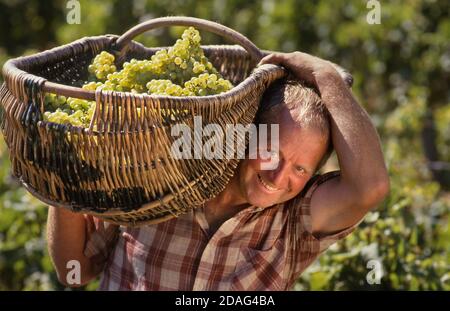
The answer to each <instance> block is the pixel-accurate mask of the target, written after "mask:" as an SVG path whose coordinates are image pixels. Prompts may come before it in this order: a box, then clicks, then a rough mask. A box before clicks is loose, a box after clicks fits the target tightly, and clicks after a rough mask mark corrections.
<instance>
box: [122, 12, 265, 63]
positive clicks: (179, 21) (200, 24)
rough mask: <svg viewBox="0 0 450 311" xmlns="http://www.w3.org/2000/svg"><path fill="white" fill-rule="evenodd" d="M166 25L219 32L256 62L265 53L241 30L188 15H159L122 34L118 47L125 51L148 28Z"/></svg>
mask: <svg viewBox="0 0 450 311" xmlns="http://www.w3.org/2000/svg"><path fill="white" fill-rule="evenodd" d="M165 26H194V27H197V28H199V29H203V30H207V31H210V32H213V33H215V34H218V35H220V36H222V37H224V38H226V39H229V40H230V41H232V42H234V43H237V44H239V45H241V46H242V47H243V48H244V49H245V50H246V51H247V52H248V53H249V54H250V57H251V58H252V59H253V60H254V61H255V62H256V63H257V62H259V61H260V60H261V58H263V56H264V54H263V53H262V52H261V51H260V50H259V48H258V47H257V46H256V45H255V44H253V42H251V41H250V40H249V39H247V38H246V37H245V36H243V35H242V34H240V33H239V32H237V31H235V30H233V29H231V28H228V27H226V26H224V25H221V24H219V23H216V22H212V21H208V20H205V19H201V18H195V17H186V16H169V17H159V18H154V19H151V20H148V21H146V22H143V23H140V24H138V25H136V26H134V27H133V28H131V29H129V30H128V31H127V32H125V33H124V34H123V35H122V36H120V37H119V39H117V41H116V48H117V49H118V50H119V51H121V52H123V51H124V49H126V47H127V46H128V44H129V43H130V42H131V40H132V39H133V38H134V37H136V36H138V35H140V34H142V33H144V32H146V31H148V30H152V29H155V28H159V27H165Z"/></svg>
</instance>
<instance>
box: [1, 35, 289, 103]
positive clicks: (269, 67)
mask: <svg viewBox="0 0 450 311" xmlns="http://www.w3.org/2000/svg"><path fill="white" fill-rule="evenodd" d="M118 38H119V36H117V35H112V34H106V35H102V36H88V37H83V38H81V39H78V40H75V41H72V42H70V43H67V44H64V45H60V46H57V47H54V48H52V49H48V50H45V51H41V52H38V53H35V54H32V55H27V56H20V57H17V58H12V59H9V60H8V61H6V62H5V64H4V65H3V69H2V73H3V76H4V78H5V81H7V80H8V79H6V78H7V77H11V78H12V77H17V76H19V75H26V76H27V77H28V78H30V79H33V80H35V79H37V78H40V79H42V80H43V82H42V86H41V89H42V92H44V93H53V94H57V95H64V96H68V97H73V98H79V99H86V100H90V101H95V100H96V91H88V90H84V89H82V88H81V87H74V86H69V85H65V84H61V83H56V82H51V81H49V80H47V79H45V78H42V77H40V76H37V75H35V74H32V73H29V72H27V71H25V70H24V69H23V67H22V66H21V65H22V64H23V62H26V61H33V60H34V61H36V60H39V59H41V58H44V57H48V56H50V57H51V58H53V59H55V58H58V57H61V55H58V53H60V52H62V51H64V52H65V53H67V49H69V48H71V49H72V53H75V51H74V49H73V47H74V46H76V45H80V44H81V45H84V46H86V45H89V43H91V42H96V41H99V40H104V39H110V40H111V46H110V48H109V49H110V50H113V49H114V42H115V41H116V40H117V39H118ZM131 44H133V45H135V46H138V47H140V48H144V49H146V50H150V51H151V50H154V51H158V50H160V49H164V48H167V47H166V46H160V47H146V46H144V45H143V44H142V43H140V42H137V41H134V40H133V41H131ZM201 47H202V48H203V49H211V50H214V49H230V50H240V51H242V53H245V54H247V55H249V54H248V52H247V51H246V50H245V49H244V48H243V47H241V46H240V45H229V44H223V45H217V44H213V45H202V46H201ZM84 50H85V49H84ZM81 52H86V51H81ZM261 52H262V54H263V55H264V56H265V55H268V54H270V53H273V52H272V51H267V50H261ZM67 57H69V56H67ZM276 70H278V71H280V75H281V74H285V69H284V68H283V67H281V66H278V65H273V64H264V65H261V66H256V67H254V68H253V71H252V72H251V73H250V74H249V75H248V77H246V78H245V79H244V80H242V81H241V82H240V83H239V84H237V85H235V86H234V87H233V88H232V89H230V90H229V91H226V92H223V93H220V94H216V95H207V96H167V95H154V94H147V93H139V94H136V93H131V92H120V91H101V92H100V93H107V92H108V93H109V94H110V95H111V96H113V97H115V96H131V97H142V98H143V99H147V100H149V99H156V100H160V99H163V100H164V99H176V100H177V101H179V102H181V103H183V102H190V101H192V99H195V100H197V101H200V102H201V101H204V102H207V101H210V100H212V99H218V100H220V99H227V98H228V97H234V96H235V95H237V94H242V93H245V90H244V92H242V90H243V89H244V88H245V87H247V86H248V85H249V84H250V83H251V81H252V80H254V79H255V77H257V76H258V75H261V74H262V73H263V72H264V71H276ZM281 71H282V72H283V73H281ZM61 89H63V90H64V92H60V91H59V90H61ZM63 93H64V94H63ZM79 94H83V95H84V96H79Z"/></svg>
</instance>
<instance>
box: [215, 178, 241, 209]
mask: <svg viewBox="0 0 450 311" xmlns="http://www.w3.org/2000/svg"><path fill="white" fill-rule="evenodd" d="M207 206H209V207H210V208H213V209H214V210H221V209H223V208H225V209H243V208H245V207H246V206H248V202H247V200H246V199H245V198H244V196H243V195H242V192H241V189H240V187H239V174H238V173H236V174H235V175H234V176H233V178H232V179H231V180H230V181H229V182H228V184H227V186H226V187H225V189H224V190H223V191H222V192H221V193H219V194H218V195H217V196H216V197H215V198H213V199H211V200H209V201H208V202H207Z"/></svg>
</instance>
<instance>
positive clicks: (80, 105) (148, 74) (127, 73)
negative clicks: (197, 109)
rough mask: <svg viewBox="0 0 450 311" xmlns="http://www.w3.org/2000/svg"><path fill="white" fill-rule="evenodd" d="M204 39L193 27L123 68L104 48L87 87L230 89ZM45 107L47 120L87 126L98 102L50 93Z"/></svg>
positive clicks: (183, 91)
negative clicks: (170, 43)
mask: <svg viewBox="0 0 450 311" xmlns="http://www.w3.org/2000/svg"><path fill="white" fill-rule="evenodd" d="M200 41H201V37H200V33H199V32H198V30H196V29H195V28H193V27H189V28H188V29H186V30H185V31H184V32H183V34H182V36H181V39H178V40H177V41H176V42H175V44H174V45H173V46H172V47H170V48H168V49H162V50H159V51H157V52H156V53H155V54H154V55H153V56H151V58H150V59H144V60H137V59H131V60H130V61H129V62H125V63H124V64H123V66H122V69H121V70H120V71H117V68H116V65H115V63H114V61H115V58H114V56H113V55H112V54H110V53H108V52H106V51H103V52H101V53H100V54H98V55H97V56H96V57H95V58H94V60H93V62H92V64H90V65H89V67H88V71H89V73H90V74H91V75H90V82H87V83H86V84H85V85H83V89H85V90H90V91H95V90H97V89H99V88H101V89H102V90H110V91H119V92H132V93H145V92H146V93H148V94H154V95H166V96H207V95H215V94H220V93H222V92H226V91H228V90H230V89H231V88H233V85H232V84H231V82H230V81H228V80H226V79H224V78H223V77H222V76H221V75H220V73H219V72H218V71H217V70H216V69H215V68H214V66H213V65H212V63H211V62H210V61H209V60H208V58H207V57H206V56H205V55H204V53H203V49H202V48H201V46H200ZM45 108H46V112H45V114H44V120H47V121H50V122H55V123H63V124H65V123H71V124H73V125H76V126H84V127H86V126H88V125H89V123H90V121H91V119H92V115H93V113H94V109H95V102H91V101H86V100H82V99H77V98H65V97H64V96H57V95H55V94H47V95H46V106H45Z"/></svg>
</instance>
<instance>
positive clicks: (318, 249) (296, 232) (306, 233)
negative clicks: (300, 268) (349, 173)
mask: <svg viewBox="0 0 450 311" xmlns="http://www.w3.org/2000/svg"><path fill="white" fill-rule="evenodd" d="M339 176H340V171H332V172H328V173H325V174H323V175H315V176H313V177H312V178H311V179H310V180H309V181H308V183H307V184H306V186H305V188H304V189H303V191H302V192H301V193H300V194H299V195H298V196H297V197H296V198H294V199H293V200H292V202H291V207H290V210H291V216H292V217H291V220H290V226H291V234H292V235H293V237H292V239H294V240H295V242H294V241H292V242H293V243H295V244H296V246H297V248H298V249H299V250H300V252H301V253H302V257H303V258H305V257H307V258H308V257H310V258H315V257H317V256H318V255H319V254H320V253H322V252H324V251H325V250H326V249H328V248H329V247H330V246H331V245H332V244H334V243H336V242H337V241H339V240H341V239H343V238H345V237H346V236H348V235H349V234H350V233H352V232H353V231H354V230H355V229H356V227H358V225H359V224H360V223H361V222H362V220H363V219H361V220H360V221H359V222H358V223H356V224H354V225H353V226H350V227H348V228H345V229H343V230H340V231H338V232H335V233H332V234H328V235H323V236H320V237H317V236H315V235H313V233H312V225H311V198H312V195H313V193H314V191H315V190H316V189H317V187H318V186H320V185H321V184H322V183H324V182H326V181H328V180H330V179H332V178H338V177H339ZM330 208H333V207H332V206H330Z"/></svg>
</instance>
